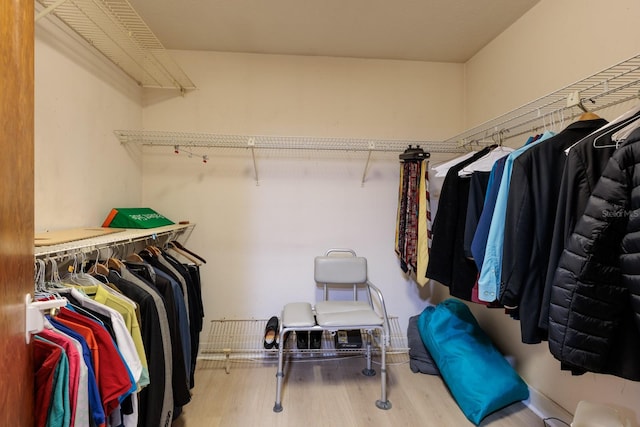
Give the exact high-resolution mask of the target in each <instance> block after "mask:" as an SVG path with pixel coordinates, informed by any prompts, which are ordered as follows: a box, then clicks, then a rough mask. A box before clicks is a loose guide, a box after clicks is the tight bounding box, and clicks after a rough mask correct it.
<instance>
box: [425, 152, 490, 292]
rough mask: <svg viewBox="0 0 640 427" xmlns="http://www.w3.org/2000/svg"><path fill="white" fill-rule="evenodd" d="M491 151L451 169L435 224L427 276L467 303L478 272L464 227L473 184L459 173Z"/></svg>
mask: <svg viewBox="0 0 640 427" xmlns="http://www.w3.org/2000/svg"><path fill="white" fill-rule="evenodd" d="M492 148H494V147H492ZM492 148H484V149H483V150H481V151H479V152H477V153H475V154H474V155H472V156H470V157H469V158H467V159H466V160H464V161H462V162H460V163H458V164H456V165H454V166H452V167H450V168H449V171H448V172H447V176H446V177H445V180H444V182H443V185H442V191H441V194H440V201H439V203H438V211H437V212H436V216H435V218H434V220H433V240H432V243H431V251H430V255H429V264H428V266H427V273H426V275H427V277H428V278H430V279H434V280H437V281H438V282H440V283H442V284H443V285H445V286H448V287H449V292H450V293H451V295H453V296H456V297H458V298H462V299H465V300H467V301H470V300H471V290H472V288H473V285H474V283H475V280H476V275H477V269H476V267H475V263H474V262H473V261H471V260H470V259H468V258H467V257H466V256H465V254H464V247H463V246H464V224H465V221H466V210H467V209H466V208H467V203H468V199H469V185H470V184H469V179H468V178H461V177H459V176H458V172H459V171H460V170H461V169H462V168H464V167H465V166H467V165H469V164H471V163H473V162H474V161H476V160H478V159H479V158H481V157H483V156H485V155H486V154H488V153H489V151H491V150H492Z"/></svg>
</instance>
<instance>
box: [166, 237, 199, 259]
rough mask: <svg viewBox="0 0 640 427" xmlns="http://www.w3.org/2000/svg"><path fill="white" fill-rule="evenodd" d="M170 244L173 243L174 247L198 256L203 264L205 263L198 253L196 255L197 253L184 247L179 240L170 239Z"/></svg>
mask: <svg viewBox="0 0 640 427" xmlns="http://www.w3.org/2000/svg"><path fill="white" fill-rule="evenodd" d="M171 244H172V245H174V246H175V247H176V248H178V249H180V250H183V251H185V252H187V253H188V254H191V255H193V256H194V257H196V258H198V259H199V260H200V261H202V263H203V264H206V263H207V260H206V259H204V258H202V257H201V256H200V255H198V254H197V253H195V252H193V251H190V250H189V249H187V248H185V247H184V245H183V244H182V243H180V242H178V241H177V240H172V241H171Z"/></svg>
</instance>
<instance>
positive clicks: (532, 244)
mask: <svg viewBox="0 0 640 427" xmlns="http://www.w3.org/2000/svg"><path fill="white" fill-rule="evenodd" d="M606 124H607V121H606V120H604V119H595V120H583V121H577V122H575V123H572V124H571V125H569V126H568V127H566V128H565V129H564V130H563V131H561V132H560V133H558V134H557V135H555V136H554V137H552V138H549V139H547V140H545V141H542V142H540V143H539V144H536V145H535V146H533V147H531V148H530V149H528V150H526V151H525V152H524V153H522V154H521V155H520V156H518V157H517V158H515V159H514V161H513V168H512V171H511V181H510V187H509V193H508V197H507V209H506V215H505V227H504V238H503V240H504V244H503V249H502V254H503V256H502V266H501V269H502V274H501V281H500V294H499V301H500V303H501V304H502V305H504V306H505V307H509V308H510V309H511V310H514V309H516V308H517V310H518V315H517V316H518V317H519V319H520V329H521V335H522V341H523V342H524V343H529V344H535V343H539V342H540V341H542V340H543V339H546V334H545V333H544V331H541V330H539V328H538V319H539V317H540V309H541V305H542V297H543V292H544V283H545V279H546V274H547V266H548V262H549V251H550V249H551V240H552V238H553V233H554V230H553V224H554V222H555V215H556V207H557V203H558V194H559V191H560V184H561V179H562V174H563V171H564V167H565V162H566V155H565V154H564V150H565V149H566V148H568V147H569V146H571V145H573V144H575V143H576V142H577V141H580V140H581V139H582V138H584V137H585V136H587V135H589V134H591V133H593V132H594V131H596V130H597V129H599V128H601V127H602V126H604V125H606Z"/></svg>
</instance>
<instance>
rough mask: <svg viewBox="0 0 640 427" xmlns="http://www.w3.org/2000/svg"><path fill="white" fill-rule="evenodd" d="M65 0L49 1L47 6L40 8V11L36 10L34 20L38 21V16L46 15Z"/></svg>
mask: <svg viewBox="0 0 640 427" xmlns="http://www.w3.org/2000/svg"><path fill="white" fill-rule="evenodd" d="M66 1H67V0H58V1H56V2H55V3H51V4H50V5H49V6H47V7H46V8H45V9H42V10H41V11H40V12H38V14H37V15H36V19H35V22H38V20H40V18H44V17H45V16H47V15H48V14H50V13H51V12H53V11H54V10H55V9H56V8H57V7H58V6H60V5H61V4H62V3H64V2H66Z"/></svg>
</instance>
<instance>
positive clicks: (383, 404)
mask: <svg viewBox="0 0 640 427" xmlns="http://www.w3.org/2000/svg"><path fill="white" fill-rule="evenodd" d="M385 343H386V340H385V339H384V337H383V339H382V343H381V347H382V351H381V357H380V384H381V388H382V390H381V393H380V394H381V396H380V400H376V406H377V407H378V408H379V409H385V410H386V409H391V402H390V401H389V400H388V399H387V346H386V344H385Z"/></svg>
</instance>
